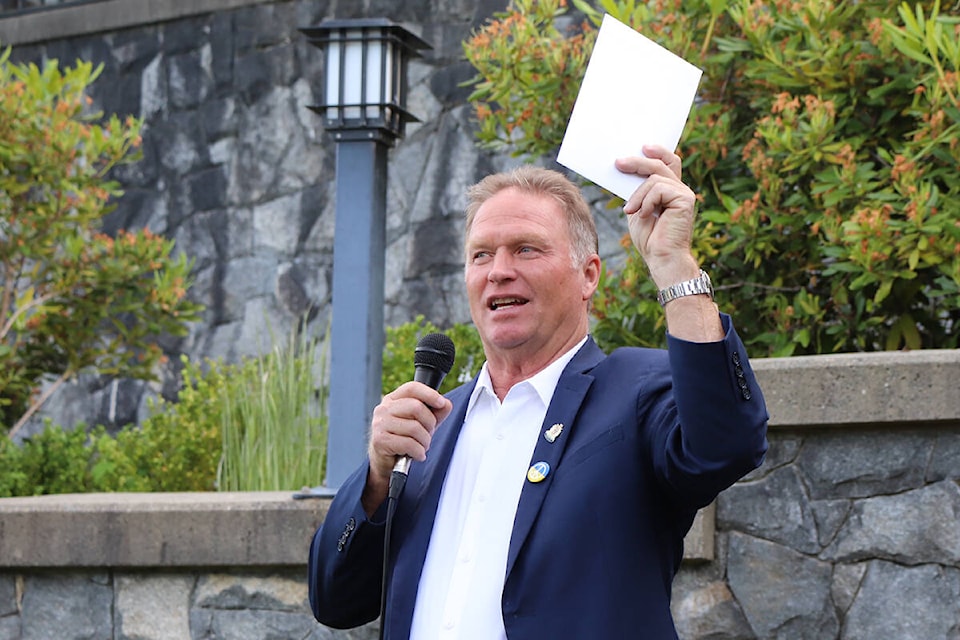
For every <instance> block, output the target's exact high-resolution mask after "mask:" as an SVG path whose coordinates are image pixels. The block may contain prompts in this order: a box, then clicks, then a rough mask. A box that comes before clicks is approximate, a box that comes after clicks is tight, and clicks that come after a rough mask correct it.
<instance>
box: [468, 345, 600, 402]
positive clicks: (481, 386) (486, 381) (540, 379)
mask: <svg viewBox="0 0 960 640" xmlns="http://www.w3.org/2000/svg"><path fill="white" fill-rule="evenodd" d="M587 337H588V336H584V337H583V338H582V339H581V340H580V342H578V343H577V344H575V345H573V346H572V347H571V348H570V349H568V350H567V351H565V352H564V353H563V354H562V355H561V356H560V357H559V358H557V359H556V360H554V361H553V362H551V363H550V364H548V365H547V366H546V367H545V368H544V369H542V370H541V371H539V372H537V373H536V374H534V375H533V376H531V377H529V378H527V379H526V380H522V381H521V382H518V383H517V384H525V383H526V384H529V385H530V386H532V387H533V389H534V391H536V392H537V395H538V396H539V397H540V400H541V402H543V406H544V407H549V406H550V401H551V400H552V399H553V393H554V391H555V390H556V388H557V383H558V382H559V381H560V376H561V375H562V374H563V370H564V369H565V368H566V366H567V364H569V362H570V361H571V360H572V359H573V356H574V355H576V353H577V351H579V350H580V348H581V347H582V346H583V345H584V343H586V341H587ZM482 393H488V394H490V396H491V397H493V398H496V394H495V393H494V391H493V382H492V381H491V380H490V372H489V371H488V370H487V363H486V362H484V363H483V366H482V367H481V368H480V373H479V374H478V375H477V384H476V386H475V387H474V389H473V393H472V394H470V401H469V402H468V403H467V415H469V414H470V410H471V409H473V405H474V404H475V403H476V401H477V398H479V397H480V394H482Z"/></svg>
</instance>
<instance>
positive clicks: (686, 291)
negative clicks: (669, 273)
mask: <svg viewBox="0 0 960 640" xmlns="http://www.w3.org/2000/svg"><path fill="white" fill-rule="evenodd" d="M702 294H705V295H708V296H710V299H711V300H713V284H712V283H711V282H710V276H709V275H707V272H706V271H704V270H703V269H701V270H700V275H699V276H697V277H696V278H693V279H692V280H684V281H683V282H678V283H677V284H672V285H670V286H669V287H667V288H665V289H660V291H659V292H658V293H657V302H659V303H660V306H661V307H662V306H664V305H666V304H667V303H668V302H670V301H671V300H676V299H677V298H683V297H684V296H696V295H702Z"/></svg>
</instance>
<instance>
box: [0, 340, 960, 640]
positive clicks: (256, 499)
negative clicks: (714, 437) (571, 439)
mask: <svg viewBox="0 0 960 640" xmlns="http://www.w3.org/2000/svg"><path fill="white" fill-rule="evenodd" d="M755 366H756V369H757V377H758V379H759V382H760V384H761V386H762V387H763V389H764V393H765V395H766V396H767V398H768V400H769V408H770V413H771V432H770V443H771V447H770V452H769V454H768V456H767V460H766V462H765V463H764V464H763V466H762V467H761V468H760V469H759V470H757V471H756V472H754V473H752V474H750V475H749V476H748V477H746V478H744V479H743V480H742V481H741V482H739V483H737V484H736V485H734V486H733V487H731V488H730V489H729V490H727V491H726V492H724V493H723V494H721V496H720V497H719V499H718V500H717V502H716V519H715V522H713V523H710V522H708V523H706V524H701V528H700V529H699V534H701V535H707V536H710V538H711V540H710V542H712V544H704V543H703V541H700V542H699V544H697V545H692V547H693V548H692V550H691V549H688V550H687V551H688V553H686V554H685V562H684V564H683V566H682V568H681V570H680V573H679V574H678V576H677V579H676V581H675V584H674V595H673V610H674V617H675V619H676V621H677V627H678V631H679V633H680V637H681V638H682V639H683V640H703V639H706V638H713V639H719V638H723V639H726V640H756V639H759V640H773V639H786V638H791V639H794V638H795V639H810V640H825V639H828V638H839V639H842V640H860V639H863V640H867V639H869V640H874V639H876V638H896V639H897V640H957V638H958V637H960V486H958V483H960V394H957V393H956V382H955V381H956V380H957V379H958V378H960V351H925V352H924V351H921V352H915V353H884V354H871V355H842V356H812V357H802V358H787V359H771V360H759V361H757V362H756V363H755ZM327 504H328V503H327V501H326V499H307V500H295V499H293V496H292V494H287V493H264V494H229V493H227V494H116V495H109V494H99V495H89V496H42V497H39V498H7V499H2V500H0V640H15V639H20V638H30V639H34V638H35V639H43V640H47V639H49V638H58V639H62V640H74V639H78V640H79V639H80V638H114V639H117V640H127V639H129V640H133V639H137V640H160V639H167V638H170V639H173V638H178V639H180V638H192V639H196V640H200V639H205V640H219V639H224V640H227V639H234V638H243V639H245V640H248V639H259V638H311V639H314V640H316V639H320V638H353V639H363V640H372V639H373V638H375V637H376V635H377V627H376V625H375V624H371V625H367V626H366V627H364V628H361V629H357V630H351V631H333V630H330V629H326V628H324V627H321V626H319V625H317V624H316V623H315V622H314V621H313V619H312V616H311V615H310V613H309V607H308V605H307V601H306V599H307V586H306V580H305V577H306V567H305V563H306V554H307V546H308V544H309V539H310V536H311V535H312V533H313V531H314V529H315V528H316V526H317V525H318V524H319V523H320V522H321V521H322V519H323V516H324V514H325V513H326V506H327ZM709 517H710V516H709V514H708V518H709ZM714 528H715V531H714ZM691 551H692V552H691ZM638 637H642V636H640V635H639V631H638ZM563 640H566V639H563ZM571 640H581V639H571ZM590 640H593V639H590Z"/></svg>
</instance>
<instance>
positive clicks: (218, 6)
mask: <svg viewBox="0 0 960 640" xmlns="http://www.w3.org/2000/svg"><path fill="white" fill-rule="evenodd" d="M267 1H268V0H190V1H189V2H185V1H184V0H104V1H102V2H93V3H90V4H81V5H67V6H63V7H52V8H48V9H44V10H41V11H31V12H29V13H24V14H19V15H13V16H10V17H7V18H0V46H3V47H6V46H9V45H18V44H29V43H32V42H44V41H46V40H60V39H63V38H70V37H73V36H80V35H87V34H91V33H101V32H107V31H116V30H118V29H125V28H128V27H135V26H141V25H145V24H154V23H157V22H164V21H167V20H176V19H177V18H183V17H186V16H194V15H199V14H203V13H212V12H214V11H223V10H227V9H236V8H238V7H245V6H248V5H253V4H264V3H265V2H267Z"/></svg>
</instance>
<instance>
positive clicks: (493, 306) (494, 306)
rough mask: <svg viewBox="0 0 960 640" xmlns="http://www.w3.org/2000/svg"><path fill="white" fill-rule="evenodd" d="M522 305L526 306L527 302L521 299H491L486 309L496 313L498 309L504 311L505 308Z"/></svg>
mask: <svg viewBox="0 0 960 640" xmlns="http://www.w3.org/2000/svg"><path fill="white" fill-rule="evenodd" d="M523 304H527V301H526V300H524V299H523V298H493V299H492V300H490V302H489V303H488V304H487V307H488V308H489V309H490V310H491V311H497V310H498V309H506V308H507V307H517V306H520V305H523Z"/></svg>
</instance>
